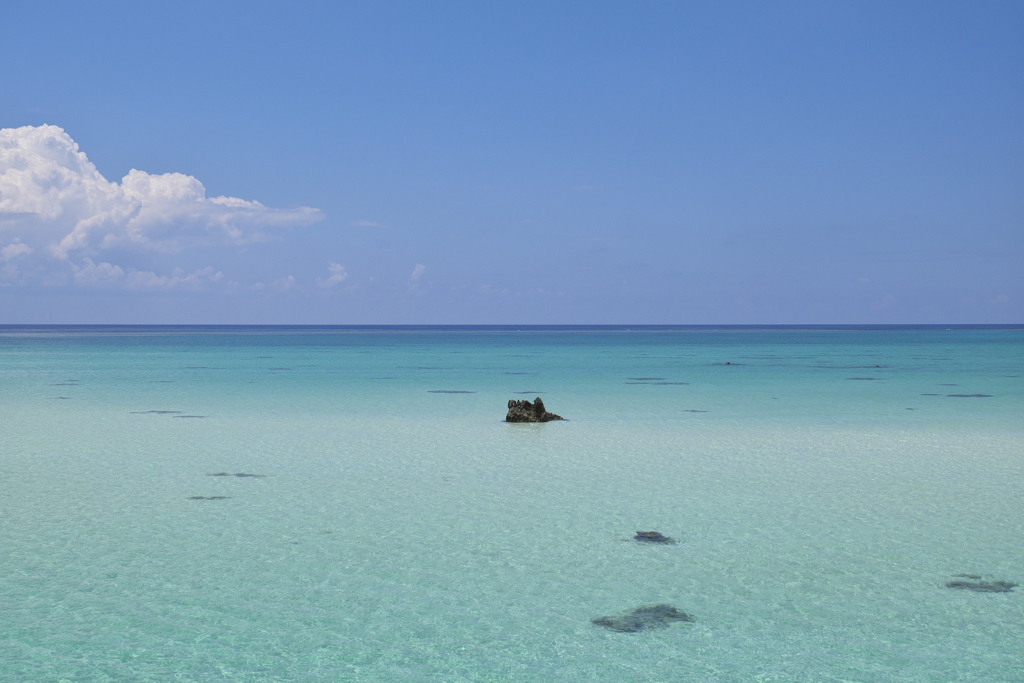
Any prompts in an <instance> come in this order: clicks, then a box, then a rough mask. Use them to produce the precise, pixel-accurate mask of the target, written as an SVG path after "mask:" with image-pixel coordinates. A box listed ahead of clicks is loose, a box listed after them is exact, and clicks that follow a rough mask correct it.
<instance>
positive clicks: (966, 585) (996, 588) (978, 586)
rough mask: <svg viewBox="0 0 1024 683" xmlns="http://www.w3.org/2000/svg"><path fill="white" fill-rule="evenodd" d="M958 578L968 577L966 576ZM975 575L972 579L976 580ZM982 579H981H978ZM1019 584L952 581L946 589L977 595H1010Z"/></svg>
mask: <svg viewBox="0 0 1024 683" xmlns="http://www.w3.org/2000/svg"><path fill="white" fill-rule="evenodd" d="M957 576H968V575H966V574H964V575H960V574H957ZM975 576H977V575H976V574H975V575H970V578H972V579H973V578H974V577H975ZM978 578H980V577H978ZM1016 587H1017V584H1015V583H1011V582H1009V581H976V580H975V581H950V582H949V583H947V584H946V588H956V589H958V590H963V591H974V592H975V593H1009V592H1010V591H1012V590H1013V589H1014V588H1016Z"/></svg>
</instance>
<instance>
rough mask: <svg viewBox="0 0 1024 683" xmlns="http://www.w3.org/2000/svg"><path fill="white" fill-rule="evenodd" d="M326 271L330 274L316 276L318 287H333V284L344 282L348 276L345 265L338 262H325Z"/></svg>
mask: <svg viewBox="0 0 1024 683" xmlns="http://www.w3.org/2000/svg"><path fill="white" fill-rule="evenodd" d="M327 272H329V273H330V275H329V276H328V277H326V278H322V277H318V278H317V279H316V284H317V285H318V286H320V287H333V286H334V285H336V284H338V283H340V282H344V281H345V280H346V279H347V278H348V272H347V271H346V270H345V266H343V265H341V264H340V263H333V262H332V263H329V264H327Z"/></svg>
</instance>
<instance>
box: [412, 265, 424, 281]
mask: <svg viewBox="0 0 1024 683" xmlns="http://www.w3.org/2000/svg"><path fill="white" fill-rule="evenodd" d="M426 272H427V267H426V266H425V265H423V264H422V263H417V264H416V267H415V268H413V269H412V275H410V276H409V279H411V280H412V281H413V282H415V281H416V280H419V279H420V278H421V277H423V274H424V273H426Z"/></svg>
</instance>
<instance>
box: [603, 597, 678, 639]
mask: <svg viewBox="0 0 1024 683" xmlns="http://www.w3.org/2000/svg"><path fill="white" fill-rule="evenodd" d="M673 621H686V622H693V621H696V619H694V618H693V617H691V616H690V615H689V614H687V613H686V612H680V611H679V610H677V609H676V608H675V607H673V606H672V605H664V604H662V605H651V606H649V607H637V608H636V609H635V610H632V611H630V612H626V613H625V614H621V615H618V616H614V617H600V618H598V619H592V620H591V622H592V623H594V624H596V625H597V626H604V627H605V628H607V629H609V630H611V631H618V632H619V633H637V632H638V631H645V630H648V629H655V628H668V625H669V624H670V623H672V622H673Z"/></svg>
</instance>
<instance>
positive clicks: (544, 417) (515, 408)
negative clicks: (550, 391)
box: [505, 396, 565, 422]
mask: <svg viewBox="0 0 1024 683" xmlns="http://www.w3.org/2000/svg"><path fill="white" fill-rule="evenodd" d="M564 419H565V418H563V417H562V416H561V415H555V414H554V413H549V412H548V411H546V410H545V409H544V401H541V400H540V397H539V396H538V397H537V398H536V399H535V400H534V401H533V403H530V402H529V401H517V400H515V399H512V400H511V401H509V402H508V414H507V415H505V422H550V421H551V420H564Z"/></svg>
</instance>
